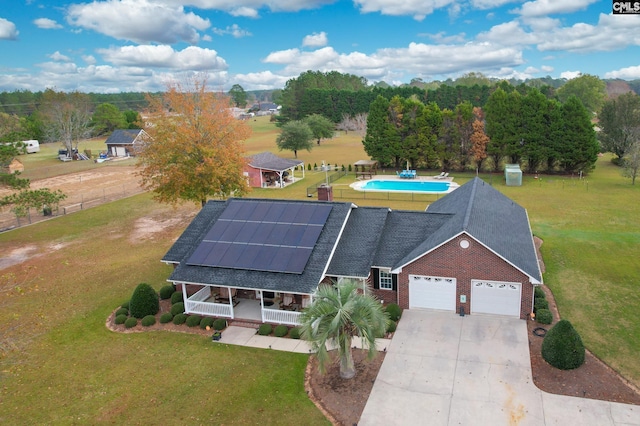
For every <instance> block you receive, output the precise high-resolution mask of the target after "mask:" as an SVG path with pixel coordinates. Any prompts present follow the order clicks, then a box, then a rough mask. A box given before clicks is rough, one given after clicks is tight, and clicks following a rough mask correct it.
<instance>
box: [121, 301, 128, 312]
mask: <svg viewBox="0 0 640 426" xmlns="http://www.w3.org/2000/svg"><path fill="white" fill-rule="evenodd" d="M120 307H121V308H126V309H127V310H128V309H129V301H128V300H127V301H126V302H124V303H123V304H122V305H120Z"/></svg>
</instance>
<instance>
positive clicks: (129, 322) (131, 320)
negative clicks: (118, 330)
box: [124, 317, 138, 328]
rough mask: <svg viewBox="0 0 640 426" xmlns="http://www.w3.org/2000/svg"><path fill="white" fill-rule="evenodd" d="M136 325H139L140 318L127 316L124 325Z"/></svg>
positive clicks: (129, 326) (127, 326) (128, 326)
mask: <svg viewBox="0 0 640 426" xmlns="http://www.w3.org/2000/svg"><path fill="white" fill-rule="evenodd" d="M136 325H138V319H137V318H134V317H129V318H127V320H126V321H125V322H124V326H125V327H126V328H131V327H135V326H136Z"/></svg>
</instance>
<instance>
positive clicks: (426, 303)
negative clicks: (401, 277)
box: [409, 275, 456, 311]
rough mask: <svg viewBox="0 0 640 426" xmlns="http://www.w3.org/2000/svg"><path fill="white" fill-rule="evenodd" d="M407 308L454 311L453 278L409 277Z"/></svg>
mask: <svg viewBox="0 0 640 426" xmlns="http://www.w3.org/2000/svg"><path fill="white" fill-rule="evenodd" d="M409 308H428V309H443V310H446V311H455V310H456V280H455V278H442V277H426V276H423V275H409Z"/></svg>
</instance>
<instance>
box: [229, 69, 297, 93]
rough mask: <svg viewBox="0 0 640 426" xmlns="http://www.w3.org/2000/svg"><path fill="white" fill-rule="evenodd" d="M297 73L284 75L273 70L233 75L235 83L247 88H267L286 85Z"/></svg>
mask: <svg viewBox="0 0 640 426" xmlns="http://www.w3.org/2000/svg"><path fill="white" fill-rule="evenodd" d="M294 77H297V75H292V76H283V75H278V74H274V73H272V72H271V71H262V72H255V73H249V74H236V75H235V76H233V84H239V85H241V86H242V87H243V88H245V90H247V89H248V90H267V89H272V88H274V87H284V86H285V84H286V83H287V81H288V80H290V79H291V78H294Z"/></svg>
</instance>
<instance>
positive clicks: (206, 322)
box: [200, 317, 213, 330]
mask: <svg viewBox="0 0 640 426" xmlns="http://www.w3.org/2000/svg"><path fill="white" fill-rule="evenodd" d="M207 327H209V328H211V327H213V318H211V317H202V319H201V320H200V328H201V329H203V330H206V329H207Z"/></svg>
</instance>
